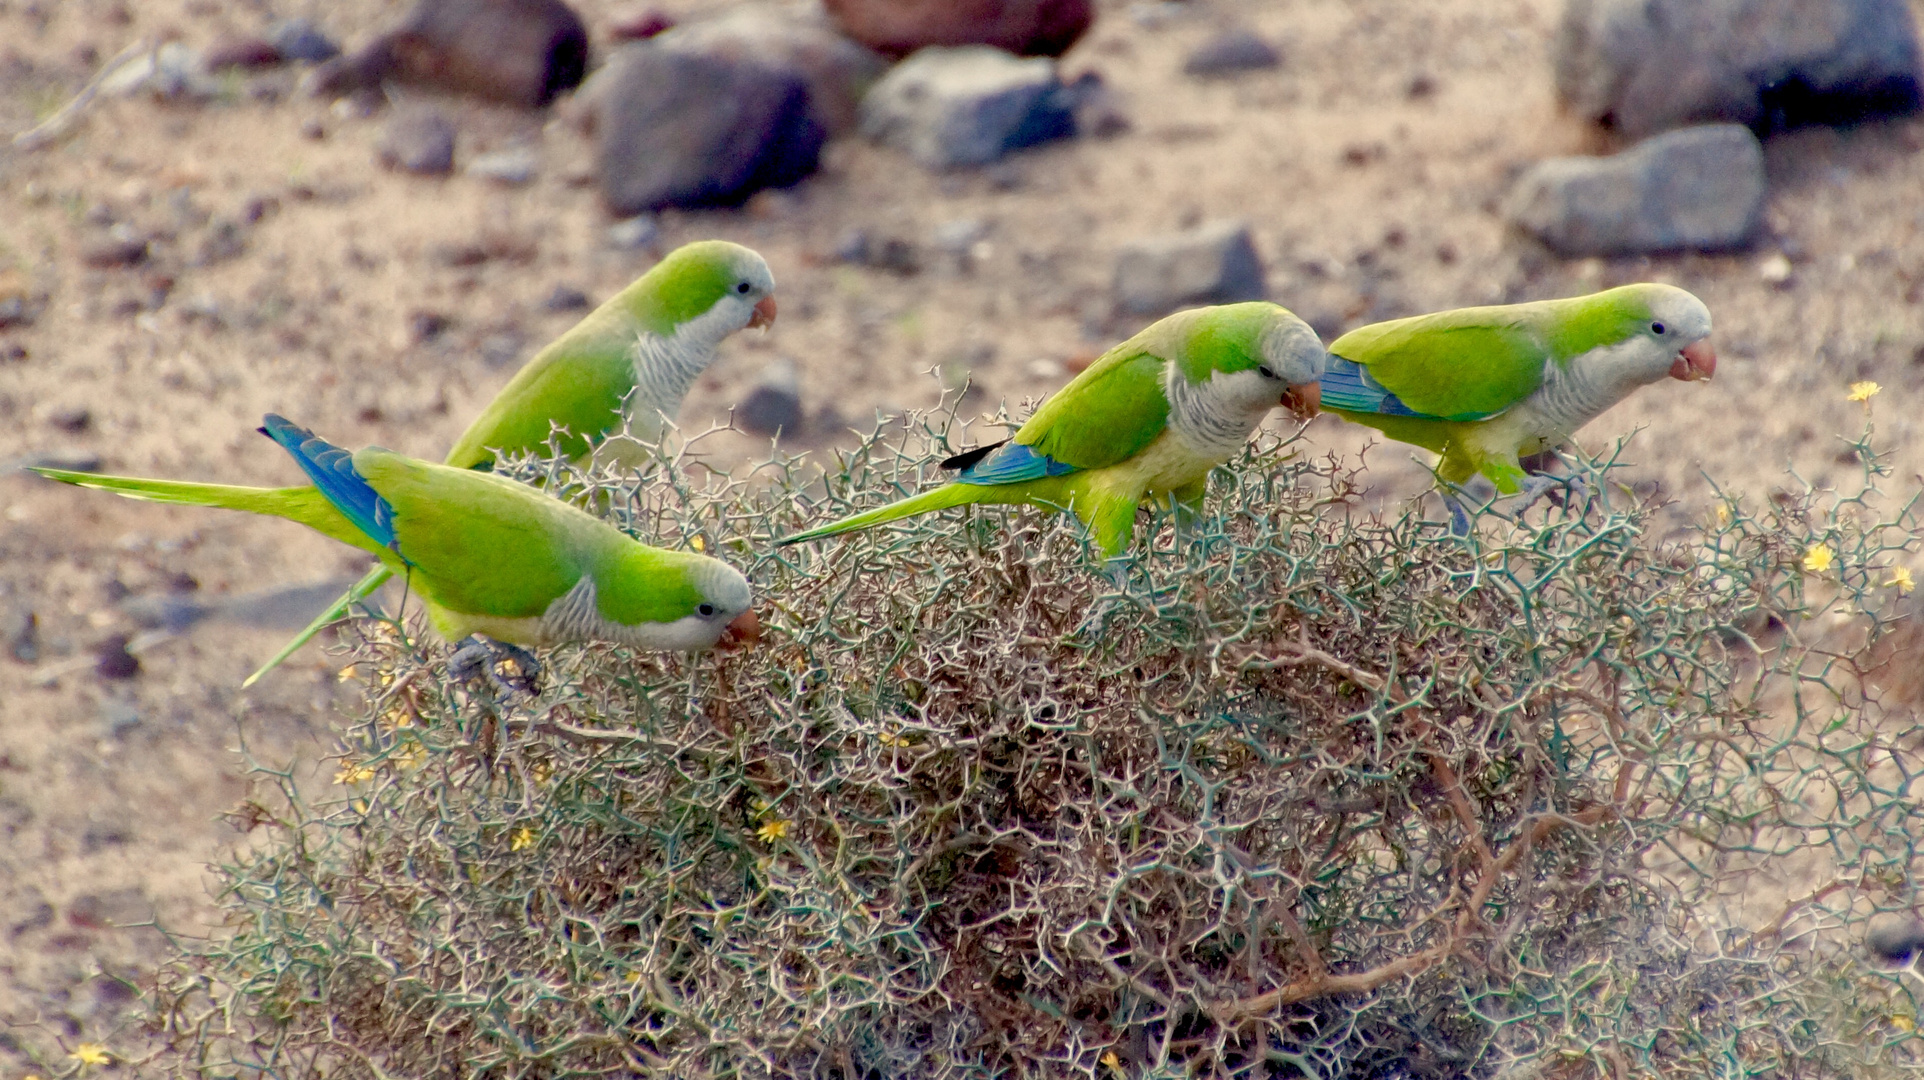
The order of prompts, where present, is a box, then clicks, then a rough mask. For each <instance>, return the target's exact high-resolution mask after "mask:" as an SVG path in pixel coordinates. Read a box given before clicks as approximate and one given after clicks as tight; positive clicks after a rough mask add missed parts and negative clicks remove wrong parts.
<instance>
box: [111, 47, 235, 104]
mask: <svg viewBox="0 0 1924 1080" xmlns="http://www.w3.org/2000/svg"><path fill="white" fill-rule="evenodd" d="M99 92H100V93H102V94H104V95H106V96H108V97H135V96H138V95H147V96H150V97H156V98H211V97H214V96H215V95H217V94H219V93H220V92H221V83H220V80H219V79H216V78H215V77H213V76H212V75H210V74H208V72H207V65H206V64H205V63H204V62H203V61H202V59H201V55H200V54H199V53H197V52H195V51H194V50H193V49H190V48H188V47H187V46H185V45H182V44H181V43H180V42H178V41H169V42H165V43H163V44H161V45H160V46H158V47H157V48H154V49H152V50H149V51H147V52H143V53H136V54H135V55H133V56H131V57H128V58H127V60H126V61H125V62H123V63H121V64H120V65H119V66H117V67H115V68H114V69H113V70H112V71H111V72H109V73H107V75H106V76H105V77H103V78H102V79H101V80H100V90H99Z"/></svg>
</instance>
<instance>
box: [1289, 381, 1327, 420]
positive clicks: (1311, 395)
mask: <svg viewBox="0 0 1924 1080" xmlns="http://www.w3.org/2000/svg"><path fill="white" fill-rule="evenodd" d="M1283 408H1285V409H1288V410H1289V411H1290V415H1292V416H1294V417H1296V419H1298V420H1311V419H1314V418H1315V416H1316V414H1317V413H1319V412H1321V411H1323V384H1322V383H1319V382H1308V383H1300V384H1298V385H1296V386H1292V387H1290V388H1289V389H1287V390H1285V391H1283Z"/></svg>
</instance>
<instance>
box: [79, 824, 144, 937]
mask: <svg viewBox="0 0 1924 1080" xmlns="http://www.w3.org/2000/svg"><path fill="white" fill-rule="evenodd" d="M87 832H88V833H89V835H94V834H101V835H111V837H112V839H109V840H108V841H107V842H109V843H125V842H126V840H127V839H128V838H129V837H131V835H132V832H131V830H129V829H128V828H127V827H126V826H125V825H124V824H118V823H109V824H102V823H99V822H95V823H91V824H89V825H88V827H87ZM67 921H68V922H69V923H71V924H73V925H74V926H78V927H81V928H82V929H86V930H112V929H115V928H118V927H126V926H134V925H138V924H140V923H150V922H152V921H154V903H153V901H152V900H149V899H148V898H147V894H146V893H144V892H142V891H141V890H140V889H137V888H127V889H114V890H112V891H110V892H102V893H82V894H81V895H79V896H76V897H74V898H73V899H72V900H70V901H68V903H67Z"/></svg>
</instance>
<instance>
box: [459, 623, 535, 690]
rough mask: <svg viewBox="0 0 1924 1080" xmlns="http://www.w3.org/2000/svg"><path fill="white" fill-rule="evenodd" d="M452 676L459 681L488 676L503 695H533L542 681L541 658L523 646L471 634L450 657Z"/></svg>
mask: <svg viewBox="0 0 1924 1080" xmlns="http://www.w3.org/2000/svg"><path fill="white" fill-rule="evenodd" d="M448 677H449V678H451V679H453V680H455V681H456V682H470V681H472V680H474V679H479V678H486V679H487V680H488V681H489V682H491V683H493V684H494V686H495V688H496V689H497V690H500V691H501V692H502V693H503V694H506V695H509V696H513V695H516V694H522V695H525V696H527V697H533V696H534V695H535V691H536V690H537V689H538V688H539V684H540V680H541V661H539V660H536V659H535V658H534V654H533V653H531V652H529V651H528V650H526V649H524V648H521V647H520V646H519V645H510V644H508V643H507V642H505V641H496V640H494V639H493V638H486V637H482V636H480V635H479V634H475V635H471V636H469V637H467V638H464V639H462V641H461V642H460V643H459V644H458V645H457V647H456V648H455V650H454V655H453V656H450V657H448Z"/></svg>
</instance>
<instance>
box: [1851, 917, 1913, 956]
mask: <svg viewBox="0 0 1924 1080" xmlns="http://www.w3.org/2000/svg"><path fill="white" fill-rule="evenodd" d="M1864 947H1865V948H1866V949H1869V950H1870V952H1871V955H1872V956H1875V957H1877V958H1878V959H1879V960H1883V961H1885V962H1887V963H1892V964H1908V963H1910V962H1911V959H1912V957H1914V956H1916V955H1917V952H1918V950H1919V949H1924V920H1920V919H1919V918H1918V917H1917V916H1916V915H1914V914H1912V913H1910V912H1898V911H1887V912H1884V913H1883V914H1881V915H1878V916H1876V917H1875V918H1873V919H1871V921H1870V925H1869V926H1868V927H1866V928H1865V930H1864Z"/></svg>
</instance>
